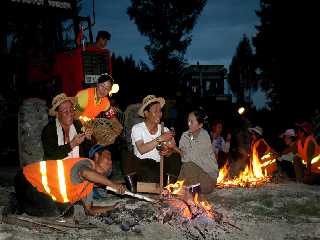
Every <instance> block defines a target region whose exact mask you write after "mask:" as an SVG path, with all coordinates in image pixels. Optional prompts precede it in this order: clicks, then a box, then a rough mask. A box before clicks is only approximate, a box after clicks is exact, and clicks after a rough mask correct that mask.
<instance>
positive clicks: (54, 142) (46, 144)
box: [41, 119, 94, 160]
mask: <svg viewBox="0 0 320 240" xmlns="http://www.w3.org/2000/svg"><path fill="white" fill-rule="evenodd" d="M73 124H74V127H75V128H76V131H77V133H80V132H81V128H82V125H81V122H80V121H78V120H75V121H74V122H73ZM70 140H72V139H70ZM41 141H42V146H43V151H44V158H43V159H44V160H57V159H63V158H65V157H67V156H68V153H69V152H70V151H71V150H72V149H71V148H70V144H64V145H61V146H58V135H57V128H56V121H55V119H54V120H53V121H50V122H49V123H48V124H47V125H46V126H45V127H44V129H43V130H42V134H41ZM93 144H94V143H93V142H91V141H89V140H87V139H85V140H84V141H83V143H81V144H80V145H79V155H80V157H88V152H89V149H90V147H91V146H92V145H93Z"/></svg>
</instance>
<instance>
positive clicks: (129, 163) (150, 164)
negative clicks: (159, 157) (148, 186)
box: [122, 151, 181, 182]
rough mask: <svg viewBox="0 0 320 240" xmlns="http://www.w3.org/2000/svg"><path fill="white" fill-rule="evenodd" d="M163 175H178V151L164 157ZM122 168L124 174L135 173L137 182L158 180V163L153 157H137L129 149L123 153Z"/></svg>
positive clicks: (179, 164)
mask: <svg viewBox="0 0 320 240" xmlns="http://www.w3.org/2000/svg"><path fill="white" fill-rule="evenodd" d="M163 168H164V170H163V173H164V175H167V174H169V175H173V176H176V177H177V176H178V175H179V172H180V168H181V159H180V155H179V154H178V153H172V154H171V155H170V156H168V157H164V167H163ZM122 169H123V173H124V175H125V176H126V175H130V174H131V173H135V174H136V177H137V180H138V181H139V182H159V181H160V163H159V162H156V161H155V160H153V159H139V158H137V157H136V156H135V155H134V154H133V153H131V152H130V151H127V152H126V153H123V156H122Z"/></svg>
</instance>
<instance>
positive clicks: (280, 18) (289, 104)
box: [229, 0, 319, 121]
mask: <svg viewBox="0 0 320 240" xmlns="http://www.w3.org/2000/svg"><path fill="white" fill-rule="evenodd" d="M315 11H316V6H315V3H313V2H311V1H307V2H290V3H289V2H286V1H276V0H260V9H258V10H257V11H256V14H257V16H258V17H259V19H260V23H259V25H258V26H256V30H257V32H256V36H255V37H253V39H252V44H253V46H254V49H255V54H254V56H252V59H253V63H252V65H250V64H249V63H248V58H247V57H245V56H248V54H246V53H249V52H250V51H251V50H250V45H248V42H250V41H249V40H248V39H246V38H244V39H242V40H241V42H240V43H239V46H238V49H237V52H236V54H235V56H234V58H233V60H232V63H231V66H230V72H229V81H230V85H231V88H233V90H234V91H235V92H236V93H237V95H238V96H240V98H242V95H243V92H244V91H245V90H246V89H247V87H248V86H249V88H252V89H255V88H256V87H257V86H259V87H261V88H262V89H263V90H265V91H266V93H267V95H268V97H269V100H270V102H269V106H270V108H271V110H272V111H273V112H274V113H275V114H276V116H277V117H278V118H279V121H282V120H281V119H284V120H283V121H287V120H288V118H291V120H293V119H303V118H305V119H306V118H308V117H309V116H310V114H312V112H313V111H314V109H315V108H317V107H319V101H318V100H317V95H318V92H319V87H317V85H318V81H319V80H318V74H317V72H318V71H317V69H318V67H317V66H316V63H317V58H318V54H316V52H317V50H316V49H317V48H318V40H319V39H318V38H319V37H317V36H316V35H317V34H316V33H315V29H317V22H318V18H319V17H318V14H317V13H316V12H315ZM241 46H242V47H241ZM249 55H250V54H249ZM250 58H251V57H250ZM239 62H240V63H239ZM249 66H250V68H252V67H254V69H255V72H254V75H253V76H254V77H253V78H252V79H251V78H250V77H251V75H250V77H249V78H246V79H245V81H244V82H243V77H240V76H243V71H244V72H246V68H247V67H249ZM241 79H242V80H241ZM237 80H238V82H237ZM251 80H253V82H251ZM248 82H249V84H247V83H248ZM282 117H284V118H282Z"/></svg>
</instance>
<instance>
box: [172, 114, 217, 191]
mask: <svg viewBox="0 0 320 240" xmlns="http://www.w3.org/2000/svg"><path fill="white" fill-rule="evenodd" d="M206 118H207V117H206V114H205V112H204V110H203V109H202V108H199V109H196V110H194V111H192V112H190V113H189V116H188V126H189V130H188V131H186V132H184V133H183V134H182V136H181V138H180V141H179V149H177V148H175V149H176V150H177V151H178V152H179V153H180V154H181V161H182V167H181V170H180V174H179V180H185V184H186V185H194V184H198V183H200V188H201V192H202V193H210V192H212V191H213V190H214V189H215V186H216V183H217V177H218V164H217V161H216V159H215V155H214V153H213V151H212V147H211V140H210V136H209V134H208V132H207V131H206V130H204V129H203V124H204V122H205V119H206Z"/></svg>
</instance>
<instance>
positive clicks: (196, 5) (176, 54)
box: [128, 0, 207, 96]
mask: <svg viewBox="0 0 320 240" xmlns="http://www.w3.org/2000/svg"><path fill="white" fill-rule="evenodd" d="M206 2H207V1H206V0H184V1H182V0H162V1H159V0H148V1H146V0H131V6H130V7H129V8H128V15H129V17H130V19H131V20H133V21H134V22H135V24H136V25H137V28H138V30H139V32H140V33H141V34H142V35H144V36H146V37H148V40H149V44H148V45H146V46H145V49H146V51H147V53H148V55H149V58H150V60H151V62H152V64H153V67H154V72H155V73H156V74H157V76H158V78H157V79H158V80H157V87H158V88H160V89H161V90H162V92H165V93H166V95H171V96H172V95H175V92H176V90H177V85H178V82H179V79H181V77H182V75H183V71H184V68H185V65H186V60H185V58H184V54H185V52H186V50H187V47H188V46H189V45H190V43H191V31H192V29H193V27H194V25H195V23H196V21H197V18H198V17H199V15H200V13H201V11H202V10H203V8H204V6H205V5H206ZM168 87H169V88H168Z"/></svg>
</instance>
